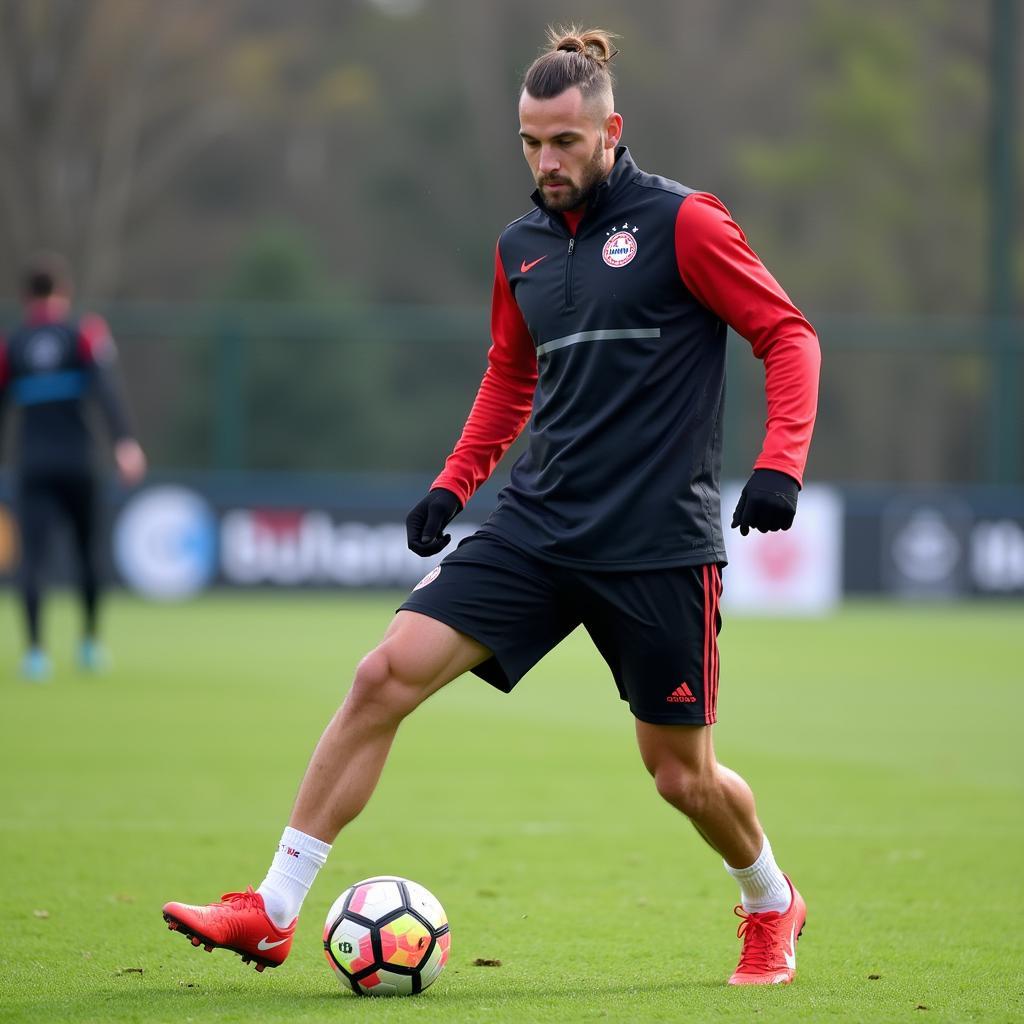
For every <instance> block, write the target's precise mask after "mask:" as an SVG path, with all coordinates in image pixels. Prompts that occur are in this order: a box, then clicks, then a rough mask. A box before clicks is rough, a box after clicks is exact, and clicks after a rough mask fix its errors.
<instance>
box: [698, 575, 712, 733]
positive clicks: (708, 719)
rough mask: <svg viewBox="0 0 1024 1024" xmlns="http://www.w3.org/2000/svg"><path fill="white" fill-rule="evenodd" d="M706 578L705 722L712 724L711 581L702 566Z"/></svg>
mask: <svg viewBox="0 0 1024 1024" xmlns="http://www.w3.org/2000/svg"><path fill="white" fill-rule="evenodd" d="M701 572H702V574H703V578H704V721H705V723H706V724H708V725H710V724H711V721H712V719H711V717H710V711H711V667H712V666H711V660H712V654H711V636H712V622H711V580H710V578H709V575H708V567H707V566H706V565H702V566H701Z"/></svg>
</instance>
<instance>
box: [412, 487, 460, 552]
mask: <svg viewBox="0 0 1024 1024" xmlns="http://www.w3.org/2000/svg"><path fill="white" fill-rule="evenodd" d="M461 511H462V502H461V501H459V499H458V498H456V497H455V495H454V494H452V492H451V491H446V490H445V489H444V488H443V487H437V488H435V489H434V490H432V491H428V492H427V496H426V497H425V498H424V499H423V500H422V501H421V502H420V503H419V504H418V505H417V506H416V507H415V508H414V509H413V510H412V511H411V512H410V513H409V514H408V515H407V516H406V517H405V533H406V536H407V537H408V539H409V550H410V551H415V552H416V554H417V555H436V554H437V553H438V551H441V550H442V549H443V548H445V547H447V546H448V543H449V542H450V541H451V539H452V538H451V535H450V534H447V533H446V534H443V535H442V534H441V531H442V530H443V529H444V528H445V527H446V526H447V525H448V524H449V523H450V522H451V521H452V520H453V519H454V518H455V517H456V516H457V515H458V514H459V513H460V512H461Z"/></svg>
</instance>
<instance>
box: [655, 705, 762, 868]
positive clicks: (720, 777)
mask: <svg viewBox="0 0 1024 1024" xmlns="http://www.w3.org/2000/svg"><path fill="white" fill-rule="evenodd" d="M636 736H637V742H638V743H639V745H640V755H641V757H642V758H643V761H644V764H645V765H646V767H647V770H648V771H649V772H650V773H651V775H652V776H653V777H654V783H655V785H656V786H657V787H658V792H659V793H660V794H661V796H663V797H664V798H665V799H666V800H667V801H668V802H669V803H670V804H671V805H672V806H673V807H675V808H676V809H677V810H679V811H682V813H683V814H685V815H686V816H687V817H688V818H689V819H690V821H691V822H692V824H693V826H694V828H696V829H697V831H698V832H699V833H700V834H701V836H703V838H704V839H705V841H706V842H707V843H708V845H709V846H711V847H712V848H713V849H715V850H717V851H718V853H720V854H721V855H722V857H723V858H724V859H725V861H726V863H727V864H729V865H730V866H731V867H734V868H745V867H748V866H749V865H751V864H753V863H754V861H755V860H757V858H758V855H759V854H760V852H761V847H762V844H763V841H764V832H763V830H762V829H761V823H760V822H759V821H758V820H757V811H756V809H755V807H754V794H753V793H752V792H751V791H750V787H749V786H748V785H747V784H746V782H744V781H743V779H742V778H740V776H739V775H737V774H736V773H735V772H734V771H732V770H730V769H729V768H726V767H724V766H723V765H720V764H719V763H718V761H717V760H716V759H715V751H714V746H713V744H712V741H711V727H710V726H706V725H651V724H650V723H648V722H641V721H639V720H638V721H637V723H636Z"/></svg>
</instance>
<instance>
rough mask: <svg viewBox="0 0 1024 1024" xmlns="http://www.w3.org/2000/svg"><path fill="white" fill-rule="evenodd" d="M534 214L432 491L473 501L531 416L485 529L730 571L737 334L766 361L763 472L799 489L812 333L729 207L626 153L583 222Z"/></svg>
mask: <svg viewBox="0 0 1024 1024" xmlns="http://www.w3.org/2000/svg"><path fill="white" fill-rule="evenodd" d="M534 202H535V204H536V207H537V208H536V209H534V210H532V211H531V212H529V213H527V214H526V215H524V216H523V217H520V218H519V219H518V220H516V221H513V223H511V224H510V225H509V226H508V227H507V228H506V229H505V230H504V231H503V232H502V234H501V237H500V238H499V240H498V246H497V254H496V261H495V274H494V293H493V299H492V306H491V337H492V345H491V348H490V351H489V354H488V367H487V370H486V372H485V374H484V378H483V381H482V383H481V385H480V389H479V391H478V393H477V396H476V400H475V402H474V403H473V407H472V410H471V412H470V414H469V418H468V420H467V421H466V425H465V428H464V429H463V432H462V436H461V437H460V439H459V441H458V443H457V444H456V446H455V449H454V451H453V452H452V454H451V455H450V456H449V457H448V459H447V461H446V463H445V467H444V470H443V472H442V473H441V474H440V476H438V477H437V479H436V480H435V481H434V483H433V486H434V487H444V488H446V489H448V490H450V491H452V492H454V493H455V494H456V495H457V496H458V497H459V498H460V499H461V501H462V502H463V504H465V503H466V502H467V501H468V500H469V498H470V497H471V496H472V494H473V493H474V491H476V489H477V488H478V487H479V486H480V484H481V483H482V482H483V481H484V480H486V479H487V477H488V476H489V475H490V474H491V472H492V471H493V469H494V467H495V465H496V464H497V462H498V460H499V459H500V458H501V456H502V455H503V454H504V453H505V451H506V450H507V449H508V447H509V446H510V445H511V444H512V442H513V441H514V440H515V439H516V438H517V437H518V435H519V434H520V432H521V431H522V430H523V428H524V426H526V424H527V421H529V447H528V449H527V451H526V452H525V454H524V455H523V456H522V457H521V458H520V459H519V460H518V461H517V462H516V464H515V466H514V467H513V470H512V473H511V478H510V481H509V483H508V485H507V486H506V487H505V488H503V489H502V491H501V494H500V496H499V502H498V506H497V508H496V509H495V511H494V513H493V514H492V515H491V516H490V517H489V518H488V520H487V521H486V522H485V523H484V525H483V527H482V529H483V530H485V531H487V532H490V533H495V534H497V535H499V536H501V537H503V538H504V539H505V540H507V541H508V542H510V543H512V544H514V545H517V546H519V547H522V548H525V549H527V550H529V551H531V552H533V553H534V554H536V555H538V556H540V557H541V558H545V559H548V560H549V561H553V562H557V563H559V564H564V565H578V566H582V567H586V568H589V569H643V568H655V567H659V566H672V565H697V564H703V563H708V562H724V561H725V560H726V553H725V542H724V538H723V531H722V521H721V500H720V494H719V473H720V467H721V456H722V409H723V402H724V397H725V344H726V327H727V325H728V326H730V327H732V328H733V329H734V330H735V331H736V333H737V334H739V335H741V336H742V337H743V338H745V339H746V340H747V341H748V342H749V343H750V345H751V348H752V349H753V352H754V355H755V356H756V357H757V358H758V359H760V360H762V361H763V362H764V366H765V390H766V395H767V407H768V422H767V430H766V434H765V439H764V444H763V446H762V449H761V453H760V455H759V456H758V457H757V459H756V461H755V463H754V465H755V467H763V468H768V469H775V470H780V471H782V472H783V473H788V474H789V475H790V476H791V477H793V478H794V479H796V480H797V481H798V482H800V483H802V481H803V472H804V466H805V464H806V461H807V451H808V447H809V445H810V441H811V431H812V428H813V425H814V417H815V410H816V406H817V392H818V369H819V364H820V351H819V347H818V339H817V337H816V335H815V333H814V330H813V328H812V327H811V325H810V324H809V323H808V322H807V320H806V319H805V318H804V316H803V314H801V312H800V311H799V310H798V309H797V308H796V306H794V305H793V303H792V302H791V301H790V299H789V297H788V296H787V295H786V293H785V292H784V291H783V290H782V288H781V287H780V286H779V284H778V283H777V282H776V281H775V279H774V278H773V277H772V275H771V274H770V273H769V272H768V271H767V270H766V269H765V267H764V265H763V264H762V263H761V261H760V260H759V259H758V257H757V256H756V254H755V253H754V252H753V251H752V250H751V248H750V247H749V246H748V245H747V242H746V239H745V237H744V235H743V232H742V231H741V230H740V229H739V227H738V226H737V225H736V223H735V222H734V221H733V220H732V218H731V217H730V215H729V212H728V210H726V208H725V207H724V206H723V205H722V203H720V202H719V201H718V199H716V198H715V197H714V196H712V195H709V194H708V193H705V192H696V191H694V190H692V189H689V188H686V187H685V186H683V185H680V184H678V183H677V182H674V181H670V180H668V179H666V178H661V177H657V176H655V175H651V174H646V173H645V172H643V171H641V170H640V169H639V168H638V167H637V166H636V164H635V163H634V162H633V160H632V158H631V157H630V155H629V151H628V150H627V149H625V148H624V147H623V148H620V149H619V150H618V152H617V154H616V162H615V166H614V168H613V170H612V172H611V174H610V175H609V177H608V178H607V180H606V181H605V182H603V183H602V184H601V185H600V186H599V188H598V190H597V193H596V195H595V196H594V197H593V198H592V200H591V201H590V202H589V203H588V205H587V208H586V210H585V212H584V213H583V215H582V217H580V216H579V215H578V214H577V215H574V214H573V213H569V214H566V215H564V216H563V215H561V214H557V213H551V212H549V211H548V210H546V209H545V208H544V205H543V203H542V201H541V200H540V197H539V195H538V193H534Z"/></svg>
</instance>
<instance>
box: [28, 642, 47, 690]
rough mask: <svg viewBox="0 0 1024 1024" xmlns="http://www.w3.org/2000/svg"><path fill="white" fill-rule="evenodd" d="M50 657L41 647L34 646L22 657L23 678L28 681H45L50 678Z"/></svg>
mask: <svg viewBox="0 0 1024 1024" xmlns="http://www.w3.org/2000/svg"><path fill="white" fill-rule="evenodd" d="M51 671H52V667H51V665H50V659H49V657H48V656H47V654H46V652H45V651H44V650H43V649H42V648H41V647H32V648H30V649H29V650H28V651H26V653H25V657H23V658H22V659H21V678H22V679H24V680H25V682H26V683H45V682H46V681H47V680H48V679H49V678H50V673H51Z"/></svg>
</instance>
